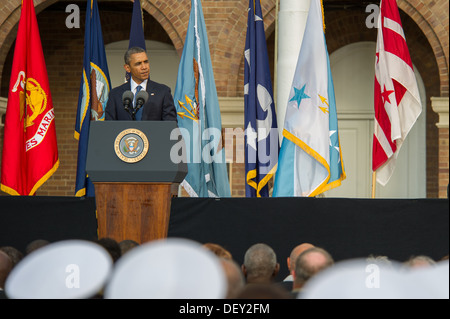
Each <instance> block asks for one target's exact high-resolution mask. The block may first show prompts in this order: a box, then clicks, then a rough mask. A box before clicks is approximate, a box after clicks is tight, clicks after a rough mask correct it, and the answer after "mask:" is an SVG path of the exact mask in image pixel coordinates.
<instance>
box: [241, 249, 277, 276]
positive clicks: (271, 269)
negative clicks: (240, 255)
mask: <svg viewBox="0 0 450 319" xmlns="http://www.w3.org/2000/svg"><path fill="white" fill-rule="evenodd" d="M279 270H280V264H279V263H278V262H277V256H276V254H275V252H274V251H273V249H272V248H271V247H270V246H268V245H266V244H264V243H259V244H255V245H253V246H251V247H250V248H249V249H248V250H247V252H246V253H245V255H244V264H243V265H242V271H243V273H244V276H245V278H246V280H247V283H270V282H272V281H273V280H274V278H275V277H276V275H277V274H278V272H279Z"/></svg>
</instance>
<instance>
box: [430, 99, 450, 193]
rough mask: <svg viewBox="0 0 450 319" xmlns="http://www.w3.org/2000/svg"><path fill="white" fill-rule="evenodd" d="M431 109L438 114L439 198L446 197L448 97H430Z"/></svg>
mask: <svg viewBox="0 0 450 319" xmlns="http://www.w3.org/2000/svg"><path fill="white" fill-rule="evenodd" d="M431 107H432V108H433V111H434V112H436V113H437V114H439V122H438V123H436V126H437V127H438V129H439V175H438V177H439V198H447V197H448V168H449V164H448V162H449V141H448V140H449V137H448V109H449V98H448V97H432V98H431Z"/></svg>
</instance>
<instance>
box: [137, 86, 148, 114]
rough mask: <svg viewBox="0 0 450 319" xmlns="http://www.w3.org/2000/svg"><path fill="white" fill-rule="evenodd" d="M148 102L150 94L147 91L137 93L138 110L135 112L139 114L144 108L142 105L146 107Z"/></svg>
mask: <svg viewBox="0 0 450 319" xmlns="http://www.w3.org/2000/svg"><path fill="white" fill-rule="evenodd" d="M147 100H148V93H147V91H144V90H142V91H139V92H137V94H136V110H135V112H137V111H138V110H139V109H140V108H141V107H142V105H144V104H145V102H147Z"/></svg>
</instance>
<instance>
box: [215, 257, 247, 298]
mask: <svg viewBox="0 0 450 319" xmlns="http://www.w3.org/2000/svg"><path fill="white" fill-rule="evenodd" d="M220 262H221V264H222V267H223V270H224V273H225V276H226V278H227V284H228V290H227V295H226V299H234V298H236V297H237V295H238V293H239V292H240V291H241V290H242V288H244V286H245V278H244V274H243V273H242V270H241V268H240V267H239V265H238V264H237V263H236V262H235V261H234V260H232V259H230V258H220Z"/></svg>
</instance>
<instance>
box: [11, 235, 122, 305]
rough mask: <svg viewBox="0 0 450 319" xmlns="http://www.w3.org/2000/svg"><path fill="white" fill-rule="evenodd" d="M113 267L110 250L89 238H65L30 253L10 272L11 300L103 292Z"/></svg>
mask: <svg viewBox="0 0 450 319" xmlns="http://www.w3.org/2000/svg"><path fill="white" fill-rule="evenodd" d="M112 267H113V261H112V258H111V257H110V255H109V254H108V252H107V251H106V250H105V249H104V248H103V247H101V246H100V245H98V244H96V243H94V242H89V241H85V240H64V241H59V242H56V243H52V244H49V245H47V246H45V247H42V248H40V249H38V250H36V251H34V252H33V253H31V254H29V255H27V256H26V257H25V258H24V259H22V260H21V261H20V263H19V264H17V265H16V266H15V267H14V268H13V270H12V271H11V273H10V274H9V276H8V278H7V281H6V283H5V292H6V295H7V297H8V298H10V299H84V298H91V297H94V296H95V295H96V294H98V293H99V292H101V291H102V289H103V288H104V285H105V284H106V281H107V280H108V278H109V276H110V274H111V272H112Z"/></svg>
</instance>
